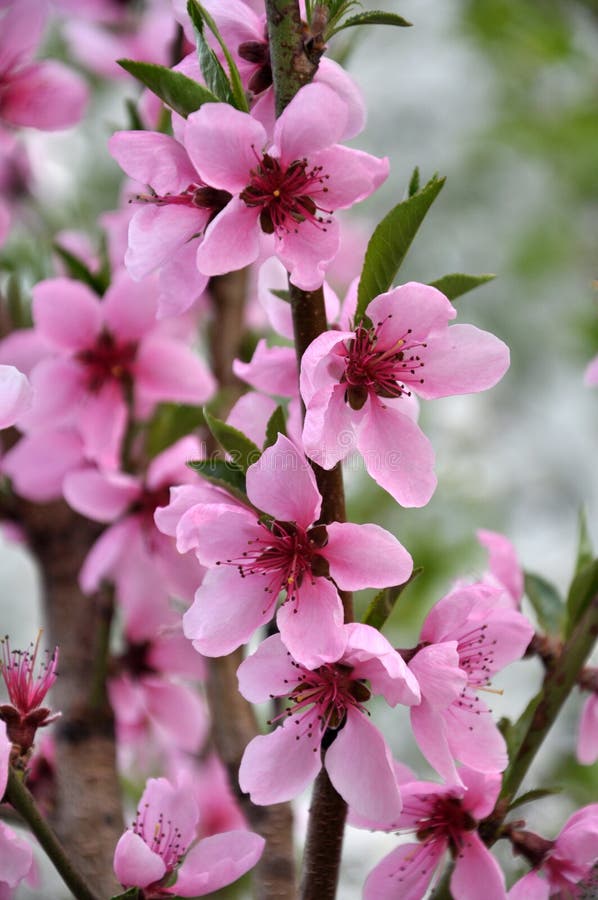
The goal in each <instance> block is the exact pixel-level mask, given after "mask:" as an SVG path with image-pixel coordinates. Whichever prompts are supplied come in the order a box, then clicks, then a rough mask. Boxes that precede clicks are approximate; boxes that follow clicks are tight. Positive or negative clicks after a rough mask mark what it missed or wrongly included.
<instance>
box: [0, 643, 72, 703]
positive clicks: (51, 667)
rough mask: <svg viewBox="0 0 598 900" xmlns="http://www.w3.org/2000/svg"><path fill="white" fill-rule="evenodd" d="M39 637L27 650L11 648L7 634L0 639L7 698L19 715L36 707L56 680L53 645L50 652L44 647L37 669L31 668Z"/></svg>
mask: <svg viewBox="0 0 598 900" xmlns="http://www.w3.org/2000/svg"><path fill="white" fill-rule="evenodd" d="M39 640H40V638H39V636H38V638H37V640H36V642H35V644H31V645H30V649H29V650H11V649H10V644H9V641H8V637H5V638H3V640H2V641H0V645H1V647H2V659H1V661H0V671H1V672H2V677H3V679H4V683H5V685H6V689H7V691H8V698H9V700H10V702H11V704H12V705H13V706H14V708H15V709H16V710H17V711H18V712H19V713H20V714H21V716H27V715H28V714H29V713H30V712H32V711H33V710H35V709H37V708H38V707H39V706H40V705H41V703H42V701H43V700H44V698H45V696H46V694H47V693H48V691H49V690H50V688H51V687H52V685H53V684H54V682H55V681H56V666H57V664H58V649H57V648H56V649H55V650H54V652H53V653H52V654H51V655H50V654H49V653H48V651H47V650H46V651H45V659H44V660H43V661H41V662H40V664H39V671H38V672H37V673H36V671H35V670H36V664H37V654H38V652H39Z"/></svg>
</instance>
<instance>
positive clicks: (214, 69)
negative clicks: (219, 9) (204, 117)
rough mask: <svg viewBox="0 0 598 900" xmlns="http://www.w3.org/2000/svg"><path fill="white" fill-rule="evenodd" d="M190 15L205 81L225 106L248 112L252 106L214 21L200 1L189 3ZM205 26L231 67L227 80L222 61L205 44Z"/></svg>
mask: <svg viewBox="0 0 598 900" xmlns="http://www.w3.org/2000/svg"><path fill="white" fill-rule="evenodd" d="M187 12H188V13H189V16H190V18H191V21H192V22H193V27H194V29H195V34H196V35H197V52H198V55H199V64H200V67H201V71H202V73H203V77H204V78H205V80H206V84H207V85H208V87H209V88H210V89H211V90H212V91H213V92H214V93H215V94H216V95H217V96H218V97H219V98H220V99H221V100H223V101H224V102H225V103H230V104H232V106H234V107H236V109H240V110H242V112H249V104H248V102H247V97H246V96H245V91H244V89H243V83H242V81H241V76H240V74H239V70H238V68H237V64H236V63H235V61H234V59H233V57H232V55H231V53H230V51H229V49H228V47H227V46H226V44H225V42H224V39H223V38H222V35H221V34H220V32H219V30H218V26H217V25H216V23H215V21H214V19H213V18H212V17H211V15H210V14H209V13H208V12H207V10H205V9H204V8H203V6H202V5H201V3H199V2H198V0H189V2H188V3H187ZM204 25H207V26H208V28H209V29H210V31H211V32H212V34H213V35H214V37H215V38H216V40H217V41H218V43H219V44H220V47H221V49H222V52H223V54H224V58H225V59H226V62H227V65H228V71H229V76H230V77H229V76H227V74H226V72H225V71H224V69H223V68H222V65H221V63H220V60H219V59H218V57H217V56H216V54H215V53H214V51H213V50H212V48H211V47H210V46H209V44H208V43H207V41H206V39H205V35H204Z"/></svg>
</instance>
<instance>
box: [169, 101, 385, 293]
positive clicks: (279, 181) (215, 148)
mask: <svg viewBox="0 0 598 900" xmlns="http://www.w3.org/2000/svg"><path fill="white" fill-rule="evenodd" d="M346 121H347V111H346V106H345V104H344V103H343V101H342V100H340V99H339V98H338V96H337V95H336V94H335V93H334V92H333V91H331V90H330V88H327V87H325V86H324V85H322V84H310V85H307V86H306V87H304V88H302V89H301V90H300V91H299V93H298V94H297V95H296V96H295V97H294V99H293V100H292V101H291V103H289V105H288V106H287V108H286V109H285V111H284V112H283V113H282V115H281V116H280V117H279V118H278V119H277V120H276V125H275V126H274V132H273V138H272V141H270V140H269V139H268V134H267V132H266V129H265V128H264V126H263V125H262V124H261V123H260V122H258V121H257V120H256V119H255V118H253V117H252V116H251V115H249V114H247V113H243V112H240V111H238V110H236V109H233V108H232V107H230V106H228V105H226V104H222V103H206V104H204V105H203V106H202V107H201V109H199V110H198V111H197V112H194V113H191V115H190V116H189V117H188V119H187V123H186V127H185V146H186V148H187V152H188V154H189V156H190V158H191V160H192V162H193V164H194V166H195V168H196V169H197V171H198V172H199V174H200V176H201V179H202V181H203V182H205V183H206V184H208V185H210V186H211V187H212V188H214V189H216V190H219V191H226V192H228V193H230V194H231V195H232V197H233V199H232V200H230V202H229V203H228V204H227V205H226V206H225V207H224V209H223V210H222V211H221V212H219V213H218V214H217V215H216V216H215V218H214V219H213V220H212V221H211V223H210V224H209V225H208V227H207V229H206V232H205V236H204V240H203V242H202V243H201V245H200V247H199V249H198V253H197V264H198V268H199V269H200V271H201V272H204V273H205V274H207V275H218V274H221V273H223V272H228V271H231V270H233V269H239V268H242V267H243V266H246V265H248V264H249V263H252V262H254V261H255V260H256V259H257V257H258V255H259V253H260V237H261V235H264V234H266V235H273V236H274V237H275V243H274V249H275V252H276V255H277V256H278V257H279V259H280V260H281V261H282V263H283V264H284V266H285V268H286V269H287V270H288V271H289V272H290V275H291V279H292V281H293V283H294V284H296V285H297V286H298V287H300V288H303V289H305V290H313V289H314V288H316V287H319V285H320V284H321V283H322V280H323V276H324V272H325V270H326V268H327V266H328V265H329V263H330V262H331V260H332V259H333V258H334V256H335V255H336V252H337V250H338V246H339V240H340V239H339V226H338V222H336V221H335V220H334V219H332V218H329V217H330V216H331V214H332V213H333V212H334V211H335V210H338V209H343V208H346V207H349V206H352V205H353V204H354V203H357V202H358V201H359V200H363V199H365V198H366V197H368V196H369V195H370V194H371V193H372V192H373V191H374V190H375V189H376V188H377V187H378V186H379V185H380V184H381V183H382V181H384V179H385V178H386V176H387V174H388V161H387V160H385V159H384V160H380V159H377V158H376V157H374V156H370V155H369V154H367V153H362V152H360V151H358V150H351V149H349V148H347V147H343V146H340V145H339V144H337V143H336V142H337V141H338V140H339V139H340V138H341V137H342V135H343V131H344V128H345V124H346ZM306 122H308V123H309V127H306V125H305V123H306ZM231 135H233V136H234V139H231Z"/></svg>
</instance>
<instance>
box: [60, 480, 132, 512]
mask: <svg viewBox="0 0 598 900" xmlns="http://www.w3.org/2000/svg"><path fill="white" fill-rule="evenodd" d="M63 491H64V498H65V500H66V502H67V503H68V504H69V505H70V506H72V508H73V509H74V510H76V511H77V512H78V513H81V515H82V516H87V518H88V519H93V520H94V521H95V522H113V521H114V519H118V518H119V517H120V516H122V514H123V513H124V512H125V510H126V509H127V508H128V507H129V506H130V505H131V504H132V503H133V502H134V501H135V500H136V499H137V498H138V497H139V496H140V493H141V485H140V482H139V479H138V478H136V477H134V476H133V475H126V474H124V473H123V472H113V473H103V472H100V471H99V470H98V469H81V470H79V471H77V472H69V473H68V474H67V476H66V478H65V479H64V485H63Z"/></svg>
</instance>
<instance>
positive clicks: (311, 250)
mask: <svg viewBox="0 0 598 900" xmlns="http://www.w3.org/2000/svg"><path fill="white" fill-rule="evenodd" d="M327 196H328V195H326V197H327ZM326 202H328V201H326ZM278 237H279V241H278V242H277V244H276V255H277V256H278V258H279V259H280V261H281V262H282V264H283V265H284V267H285V269H287V270H288V272H289V278H290V279H291V281H292V282H293V284H294V285H296V286H297V287H298V288H301V290H302V291H315V290H316V289H317V288H319V287H320V286H321V284H322V282H323V281H324V275H325V272H326V269H327V268H328V266H329V265H330V263H331V262H332V260H333V259H334V257H335V256H336V254H337V252H338V248H339V244H340V230H339V224H338V222H336V221H335V220H330V221H328V222H327V223H326V226H325V227H324V226H320V225H315V224H313V223H312V222H310V221H305V222H302V223H301V224H300V225H297V228H296V230H295V231H288V232H285V233H282V232H281V233H280V234H279V235H278Z"/></svg>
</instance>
